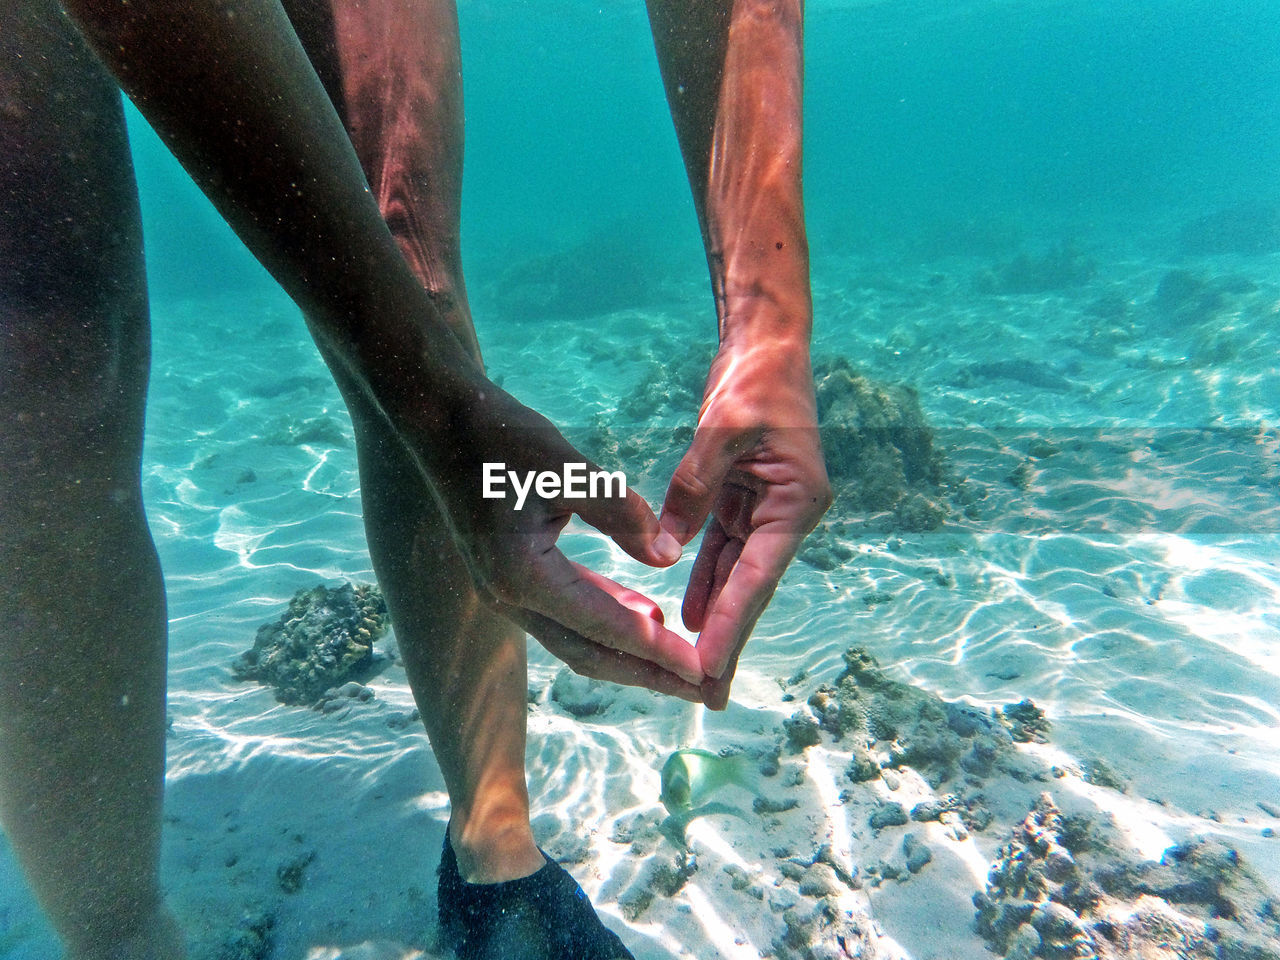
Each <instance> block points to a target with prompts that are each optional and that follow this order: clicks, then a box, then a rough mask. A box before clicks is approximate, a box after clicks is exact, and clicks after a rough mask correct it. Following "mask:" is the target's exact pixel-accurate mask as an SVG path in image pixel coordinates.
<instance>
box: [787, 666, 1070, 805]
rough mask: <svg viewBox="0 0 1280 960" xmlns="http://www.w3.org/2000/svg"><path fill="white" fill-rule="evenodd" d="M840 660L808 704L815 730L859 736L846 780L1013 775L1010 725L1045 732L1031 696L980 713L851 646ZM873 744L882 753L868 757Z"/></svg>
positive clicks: (1032, 733) (1015, 760)
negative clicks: (906, 774) (909, 771)
mask: <svg viewBox="0 0 1280 960" xmlns="http://www.w3.org/2000/svg"><path fill="white" fill-rule="evenodd" d="M844 661H845V669H844V671H843V672H841V674H840V675H839V676H838V677H837V678H836V682H835V685H834V686H831V685H825V684H824V685H823V686H820V687H819V688H818V689H817V690H816V691H815V692H814V693H813V695H812V696H810V697H809V708H810V710H812V711H813V713H814V714H815V715H816V716H817V721H816V722H817V723H818V724H819V726H820V729H823V730H826V731H827V732H829V733H831V734H832V735H833V736H834V737H836V738H837V739H840V738H842V737H844V736H845V735H846V734H849V733H853V734H855V736H857V737H859V738H860V739H861V741H862V742H861V743H857V744H855V745H854V749H853V761H852V763H851V764H850V766H849V769H848V770H847V771H846V775H847V776H848V778H849V779H850V780H852V781H854V782H855V783H860V782H863V781H867V780H874V779H876V778H877V777H879V776H881V774H882V770H883V769H885V768H893V767H899V766H910V767H913V768H915V769H916V770H918V771H920V773H921V775H922V776H924V778H925V779H926V780H927V781H928V782H929V783H930V784H931V785H932V786H934V787H935V788H936V787H938V786H940V785H942V784H944V783H947V782H948V781H951V780H954V779H958V778H960V777H961V776H962V775H963V774H964V773H972V774H977V775H980V776H985V775H987V774H989V773H991V772H993V771H994V770H997V769H998V770H1002V771H1004V772H1008V773H1011V774H1012V775H1014V776H1017V777H1018V778H1019V779H1023V778H1025V777H1027V776H1028V774H1027V771H1026V770H1024V769H1023V767H1024V766H1025V764H1024V763H1023V761H1022V759H1021V758H1020V757H1019V756H1018V755H1017V754H1016V752H1015V751H1014V750H1013V742H1014V739H1015V735H1014V733H1012V732H1011V727H1012V728H1013V729H1016V730H1017V731H1018V736H1019V737H1022V738H1025V739H1032V738H1033V737H1035V738H1042V737H1043V736H1044V735H1045V734H1046V733H1047V731H1048V721H1046V720H1045V719H1044V713H1043V712H1042V711H1041V710H1039V708H1037V707H1036V706H1035V704H1033V703H1031V701H1029V700H1025V701H1023V702H1022V703H1019V704H1014V705H1010V706H1008V707H1005V708H1004V709H1003V710H1002V711H1001V712H1000V713H996V714H986V713H983V712H982V711H980V710H976V709H974V708H973V707H969V706H967V705H965V704H962V703H947V702H946V701H944V700H941V699H939V698H938V697H936V696H933V695H931V694H929V693H926V692H925V691H923V690H919V689H917V688H915V687H913V686H911V685H910V684H906V683H900V682H898V681H896V680H891V679H890V678H889V677H887V676H886V675H885V674H884V672H883V671H882V670H881V669H880V667H879V665H878V664H877V663H876V661H875V659H874V658H873V657H872V656H871V655H870V654H868V653H867V652H866V651H864V650H861V649H859V648H857V647H851V648H849V649H848V650H847V651H845V654H844ZM798 718H799V715H797V717H793V718H792V721H793V723H796V724H798V723H799V719H798ZM1011 718H1012V719H1011ZM873 746H875V747H877V749H878V750H879V752H880V754H881V755H882V759H880V760H877V759H876V758H875V757H873V756H872V750H871V748H872V747H873ZM886 753H887V756H884V754H886ZM939 812H941V811H939Z"/></svg>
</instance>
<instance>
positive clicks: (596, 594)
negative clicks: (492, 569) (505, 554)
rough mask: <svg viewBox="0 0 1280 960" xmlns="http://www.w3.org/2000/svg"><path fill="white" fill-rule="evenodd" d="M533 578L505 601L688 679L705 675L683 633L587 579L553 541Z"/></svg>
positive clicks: (596, 580) (697, 680)
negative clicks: (668, 626) (627, 604)
mask: <svg viewBox="0 0 1280 960" xmlns="http://www.w3.org/2000/svg"><path fill="white" fill-rule="evenodd" d="M530 576H531V579H532V581H533V582H530V583H527V584H520V585H518V586H517V589H516V590H514V591H513V596H512V597H511V598H509V599H507V602H508V603H509V604H510V605H512V606H515V607H523V608H526V609H528V610H529V611H530V612H532V613H536V614H541V615H542V616H543V617H545V618H547V619H549V620H551V621H553V622H555V623H557V624H560V625H561V626H562V627H563V628H565V629H566V630H568V631H570V632H572V633H575V634H577V635H579V636H581V637H583V638H585V639H588V640H592V641H594V642H596V643H599V644H603V645H604V646H606V647H609V648H612V649H614V650H619V651H621V652H622V653H628V654H631V655H632V656H634V657H639V658H640V659H642V660H649V661H652V662H653V663H655V664H657V665H658V666H660V667H662V668H663V669H665V670H668V671H670V672H672V673H674V674H676V675H678V676H681V677H684V679H686V680H688V681H689V682H690V683H700V682H701V680H702V664H701V662H700V660H699V658H698V652H697V650H695V649H694V648H693V646H691V645H690V644H689V643H688V642H687V641H686V640H685V639H684V638H683V637H681V636H679V635H677V634H675V633H672V632H671V631H670V630H668V629H666V627H664V626H663V625H662V623H660V622H658V621H657V620H655V619H653V618H652V617H651V616H649V615H648V613H647V612H645V611H640V610H636V609H631V608H628V607H627V606H625V605H624V604H622V603H620V602H619V601H618V600H617V599H616V598H615V597H614V596H613V595H612V591H613V590H614V589H617V590H622V589H625V588H623V587H621V586H620V585H618V584H614V585H613V587H611V588H610V589H609V590H605V589H603V588H602V587H601V586H600V585H599V584H600V581H601V580H604V579H606V578H604V577H599V576H598V575H597V577H596V578H593V579H588V578H586V577H584V576H583V575H582V574H581V573H579V568H577V567H575V566H574V564H572V563H570V562H569V560H568V559H567V558H566V557H565V555H564V554H563V553H561V552H560V551H559V550H557V549H555V548H554V547H553V548H551V549H549V550H548V551H547V552H546V553H544V554H543V555H542V557H541V558H540V562H538V563H536V564H534V565H533V566H532V567H531V568H530Z"/></svg>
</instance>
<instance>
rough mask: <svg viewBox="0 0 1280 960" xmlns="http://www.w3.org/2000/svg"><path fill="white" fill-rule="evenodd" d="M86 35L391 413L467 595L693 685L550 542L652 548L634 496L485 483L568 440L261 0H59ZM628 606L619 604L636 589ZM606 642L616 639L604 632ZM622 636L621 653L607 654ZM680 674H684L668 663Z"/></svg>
mask: <svg viewBox="0 0 1280 960" xmlns="http://www.w3.org/2000/svg"><path fill="white" fill-rule="evenodd" d="M64 6H65V8H66V9H67V11H68V12H69V13H70V14H71V16H72V18H73V19H74V20H75V21H76V22H77V24H78V25H79V27H80V29H81V31H82V33H84V35H85V36H86V38H87V39H88V40H89V42H90V45H91V46H92V47H93V48H94V49H95V51H96V52H97V54H98V55H99V56H100V57H101V58H102V59H103V61H104V62H105V63H106V64H107V66H108V68H109V69H110V70H111V71H112V72H113V73H114V74H115V75H116V77H117V79H118V80H119V81H120V83H121V85H122V86H123V87H124V88H125V90H126V92H128V93H129V94H130V96H131V97H132V98H133V99H134V101H135V102H136V103H137V105H138V107H139V108H140V109H141V111H142V113H143V114H144V115H145V116H146V117H147V119H148V120H149V121H150V122H151V123H152V125H153V126H154V127H155V128H156V130H157V131H158V132H159V134H160V135H161V137H162V138H163V139H164V140H165V142H166V143H167V144H168V146H169V148H170V149H171V150H172V151H173V152H174V154H175V155H176V156H177V157H178V159H179V160H180V161H181V162H182V163H183V165H184V166H185V167H186V168H187V170H188V172H189V173H190V174H191V175H192V177H193V178H194V179H195V180H196V182H197V183H198V184H199V185H200V187H201V188H202V189H203V190H204V191H205V193H206V194H207V195H208V196H209V198H210V199H211V200H212V201H213V203H214V204H215V206H217V207H218V209H219V210H220V211H221V213H222V214H223V216H224V217H225V218H226V219H227V221H228V222H229V223H230V224H231V226H232V227H233V228H234V229H235V230H236V232H237V233H238V234H239V235H240V237H241V239H243V240H244V241H245V243H246V245H247V246H248V247H249V249H250V250H251V251H252V252H253V253H254V255H255V256H257V258H258V259H259V260H260V261H261V262H262V263H263V264H264V265H265V266H266V268H267V269H268V270H269V271H271V273H272V275H273V276H274V277H275V278H276V279H277V280H278V281H279V282H280V284H281V285H282V286H283V287H284V289H285V290H286V291H287V292H288V293H289V295H290V296H291V297H293V299H294V300H295V301H296V302H297V303H298V304H299V306H300V307H302V309H303V310H304V312H305V314H306V316H307V318H308V323H309V324H310V326H311V329H312V332H313V334H314V335H315V337H316V339H317V340H318V341H320V342H321V343H322V344H323V345H324V346H325V347H326V348H327V349H326V351H325V352H326V355H329V356H333V357H335V358H336V361H335V362H337V363H341V364H342V365H343V366H344V367H345V368H346V372H347V373H348V374H349V375H350V379H351V380H352V381H353V382H354V383H356V384H357V385H359V387H360V389H362V390H364V391H365V392H366V393H367V394H368V396H369V398H370V399H371V400H372V401H373V403H374V404H375V405H376V406H377V408H378V409H380V410H381V411H382V412H383V413H384V415H385V416H386V418H387V420H388V422H389V423H390V424H391V426H392V428H393V429H394V430H395V431H396V433H397V435H398V436H399V437H400V438H401V440H402V442H403V443H404V444H405V446H406V448H407V449H408V450H409V452H410V454H411V455H412V456H413V457H414V459H415V461H416V462H417V463H418V464H419V465H420V466H421V468H422V471H423V476H424V480H425V481H426V482H427V485H428V488H429V489H430V490H431V491H432V492H433V494H434V495H435V496H436V498H437V499H438V500H439V501H440V504H441V506H442V508H443V510H444V513H445V515H446V517H447V518H448V520H449V523H450V527H451V530H452V532H453V534H454V538H455V540H456V541H457V542H458V544H459V547H460V549H461V552H462V554H463V556H464V557H466V560H467V563H468V566H469V568H470V570H471V573H472V576H473V579H474V580H475V581H476V584H477V587H478V588H479V589H480V591H481V593H482V595H487V596H488V597H489V598H490V599H491V600H492V601H493V602H494V603H495V605H497V606H498V607H499V608H500V609H502V610H503V611H504V612H505V613H507V614H508V615H510V616H511V617H512V618H513V619H515V620H517V622H519V623H521V624H522V625H523V626H525V627H526V629H528V630H529V631H530V632H531V633H533V634H534V635H535V636H537V637H538V638H539V639H541V640H543V641H544V642H546V641H548V640H549V641H551V642H552V643H553V644H554V643H561V644H563V642H564V641H565V640H567V639H569V640H571V639H574V638H577V639H582V638H586V639H587V640H590V641H597V642H598V643H599V644H601V645H603V646H601V648H600V656H599V658H598V659H599V660H600V663H601V666H600V670H601V672H605V673H609V672H610V671H611V670H613V669H614V668H615V667H616V664H617V656H623V657H625V656H626V655H634V656H638V657H640V658H642V659H644V660H648V661H652V662H655V663H657V664H658V665H659V666H660V667H662V668H663V678H662V679H661V680H655V681H654V682H653V683H651V684H650V685H656V686H661V687H663V688H664V689H667V690H669V691H671V692H680V693H682V694H684V695H687V696H688V695H691V691H690V688H689V683H688V681H691V680H692V681H694V682H696V681H697V680H698V679H699V678H700V677H701V669H700V667H699V665H698V661H697V657H696V655H694V654H693V653H692V651H690V650H689V648H688V645H687V644H686V643H684V641H683V640H681V639H680V638H679V637H677V636H676V635H674V634H672V633H670V632H669V631H667V630H665V629H664V628H663V627H662V626H661V624H660V623H659V622H658V621H657V620H655V619H654V618H652V617H650V616H647V615H646V614H645V612H644V611H643V610H639V609H633V608H631V607H628V606H625V605H624V604H622V603H620V602H618V600H617V599H616V598H617V597H619V596H625V594H624V592H623V591H622V590H621V588H617V589H615V587H616V585H612V584H609V582H608V581H603V579H602V578H594V579H593V578H590V577H586V576H584V575H583V573H582V572H581V570H580V568H577V567H575V566H574V565H572V564H570V563H569V561H568V560H567V559H566V558H565V557H564V556H563V555H562V554H561V553H560V552H559V551H558V550H557V549H555V541H556V537H557V536H558V534H559V532H560V530H561V529H562V527H563V526H564V524H565V523H566V522H567V521H568V519H569V515H570V513H573V512H576V513H579V514H580V515H582V516H583V518H584V519H586V520H587V521H588V522H589V523H592V524H593V525H595V526H596V527H598V528H599V529H601V530H603V531H604V532H606V533H608V534H610V535H611V536H613V537H614V539H615V540H616V541H617V542H618V543H619V544H620V545H621V546H622V547H623V548H624V549H626V550H627V551H628V552H629V553H630V554H631V555H632V556H635V557H636V558H637V559H641V560H644V561H646V562H649V563H653V564H658V565H665V564H669V563H672V562H674V561H675V559H676V557H677V556H678V554H679V545H678V544H676V543H674V542H673V541H672V540H671V538H670V537H663V536H662V535H661V533H660V529H659V527H658V523H657V519H656V518H655V517H654V516H653V514H652V513H651V512H650V511H649V509H648V507H647V506H645V504H644V502H643V500H642V499H641V498H640V497H638V496H637V495H635V494H634V493H629V495H628V496H627V497H626V498H625V499H616V500H610V501H602V500H601V501H585V502H584V501H575V502H573V503H572V504H571V503H569V502H567V501H565V500H563V499H558V500H548V501H539V502H538V503H537V504H530V505H529V506H528V507H527V508H526V509H525V510H524V511H523V512H521V513H515V512H513V511H512V510H511V508H510V506H509V505H508V503H507V502H505V501H492V500H488V501H486V500H484V499H482V497H481V490H482V487H481V465H482V464H483V463H484V462H486V461H505V462H506V463H507V465H508V467H509V468H511V469H516V470H520V471H521V472H524V471H528V470H537V471H541V470H544V469H550V470H553V471H556V472H559V471H560V470H561V469H562V466H563V464H564V463H565V462H567V461H580V460H582V459H583V458H582V457H581V456H580V455H579V454H577V452H576V451H574V450H573V448H572V447H571V446H570V445H569V444H568V443H567V442H566V441H564V439H563V438H562V437H561V436H560V435H559V433H558V432H556V431H555V429H554V428H553V427H552V426H551V425H550V424H549V423H548V422H547V421H546V420H544V419H543V418H541V417H539V416H538V415H537V414H536V413H534V412H533V411H531V410H529V409H527V408H525V407H523V406H522V405H520V404H519V403H517V402H516V401H515V400H514V399H512V398H511V397H510V396H508V395H507V394H505V393H504V392H503V391H501V390H500V389H498V388H497V387H495V386H494V385H493V384H492V383H490V382H489V381H488V380H487V379H486V378H485V377H484V375H483V373H482V372H481V370H480V369H479V367H478V365H477V364H476V363H475V362H474V361H473V360H472V359H471V357H470V356H469V354H468V352H467V351H466V349H465V348H464V347H463V346H462V344H461V343H459V342H458V340H457V339H456V338H455V337H454V335H453V334H452V333H451V332H450V330H449V328H448V327H447V325H446V324H445V322H444V319H443V318H442V317H441V316H440V315H439V314H438V311H437V310H436V309H435V308H434V306H433V305H432V303H431V301H430V299H429V298H428V297H427V295H426V294H425V292H424V291H423V289H422V288H421V286H420V285H419V284H418V282H417V280H416V279H415V278H414V276H413V275H412V273H411V272H410V270H409V268H408V266H407V265H406V264H405V262H404V260H403V259H402V257H401V254H400V252H399V250H398V249H397V247H396V244H395V242H394V240H393V239H392V237H391V234H390V232H389V231H388V230H387V228H386V225H385V224H384V222H383V220H382V217H381V215H380V213H379V211H378V208H377V205H376V203H375V202H374V200H373V198H372V196H371V195H370V193H369V190H368V187H367V185H366V184H365V181H364V177H363V174H362V171H361V168H360V165H359V162H358V160H357V158H356V155H355V152H354V150H353V149H352V147H351V145H350V142H349V141H348V139H347V136H346V134H345V131H344V130H343V127H342V124H341V122H340V120H339V118H338V115H337V113H336V111H335V110H334V109H333V106H332V104H331V103H330V101H329V99H328V97H327V96H326V94H325V92H324V89H323V87H322V85H321V83H320V81H319V79H318V78H317V76H316V74H315V71H314V70H313V69H312V67H311V64H310V62H309V61H308V59H307V57H306V54H305V53H304V52H303V49H302V47H301V45H300V44H299V42H298V39H297V36H296V34H295V33H294V31H293V28H292V26H291V24H290V22H289V20H288V18H287V17H286V15H285V13H284V11H283V9H282V8H281V6H280V5H279V3H278V2H276V0H128V2H121V0H65V3H64ZM633 607H634V604H633ZM618 651H621V653H620V654H618V653H617V652H618ZM615 654H617V656H614V655H615ZM678 678H683V679H678Z"/></svg>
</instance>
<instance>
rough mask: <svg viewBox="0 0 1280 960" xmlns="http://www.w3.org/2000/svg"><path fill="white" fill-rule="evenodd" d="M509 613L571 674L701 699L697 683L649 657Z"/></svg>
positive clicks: (520, 613)
mask: <svg viewBox="0 0 1280 960" xmlns="http://www.w3.org/2000/svg"><path fill="white" fill-rule="evenodd" d="M510 616H511V617H512V618H513V619H514V620H516V621H517V622H518V623H519V624H520V625H521V626H522V627H523V628H524V629H525V630H526V631H528V632H529V633H530V634H532V635H533V636H534V637H535V638H536V639H537V640H538V642H539V643H541V644H542V645H543V646H544V647H546V648H547V650H548V651H549V652H550V653H551V654H552V655H553V656H555V657H556V658H557V659H558V660H561V661H563V662H564V663H565V664H567V665H568V666H569V668H570V669H571V670H572V671H573V672H574V673H577V674H580V675H582V676H584V677H591V678H593V679H595V680H607V681H609V682H610V683H618V684H622V685H624V686H628V687H644V688H646V689H648V690H653V691H654V692H656V693H661V694H665V695H667V696H672V697H679V698H680V699H682V700H688V701H689V702H690V703H701V702H702V700H703V696H702V690H701V688H700V687H699V686H697V685H695V684H692V683H690V682H689V681H688V680H685V679H684V678H682V677H678V676H676V675H675V674H674V673H671V672H670V671H669V670H663V669H662V668H661V667H659V666H658V665H657V664H655V663H653V662H651V661H649V660H642V659H640V658H639V657H633V656H631V655H630V654H628V653H623V652H621V651H620V650H613V649H610V648H609V647H605V646H601V645H600V644H598V643H593V642H591V641H590V640H587V639H586V638H585V637H582V636H579V635H578V634H576V633H573V632H572V631H570V630H565V629H564V627H562V626H561V625H560V624H558V623H555V622H554V621H552V620H548V619H547V618H546V617H542V616H539V615H538V614H536V613H530V612H528V611H511V612H510Z"/></svg>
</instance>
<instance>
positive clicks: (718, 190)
mask: <svg viewBox="0 0 1280 960" xmlns="http://www.w3.org/2000/svg"><path fill="white" fill-rule="evenodd" d="M648 7H649V16H650V22H651V25H652V27H653V32H654V41H655V46H656V48H657V51H658V62H659V65H660V67H661V69H662V75H663V82H664V85H665V87H666V91H667V99H668V102H669V104H670V106H671V114H672V118H673V120H674V121H675V126H676V134H677V136H678V138H679V141H680V147H681V152H682V154H683V156H684V161H685V167H686V169H687V171H688V174H689V183H690V186H691V187H692V189H693V195H694V203H695V205H696V207H697V211H698V221H699V224H700V226H701V229H702V235H703V242H704V244H705V246H706V251H707V262H708V266H709V268H710V271H711V282H712V289H713V292H714V295H715V299H716V312H717V317H718V321H719V325H720V338H721V341H722V343H724V342H726V341H728V342H731V343H738V342H744V343H749V344H761V343H766V342H767V343H771V344H773V346H774V347H775V348H781V349H784V350H785V349H786V348H788V347H790V348H793V349H795V350H797V351H801V350H803V351H807V349H808V342H809V336H810V332H811V328H812V313H813V308H812V301H811V298H810V293H809V251H808V243H807V240H806V237H805V228H804V205H803V197H802V191H801V113H802V102H803V72H804V69H803V53H802V35H803V5H802V0H648Z"/></svg>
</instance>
